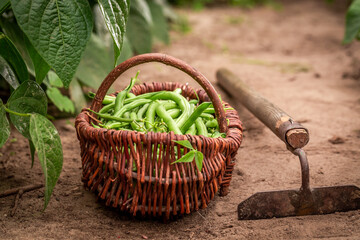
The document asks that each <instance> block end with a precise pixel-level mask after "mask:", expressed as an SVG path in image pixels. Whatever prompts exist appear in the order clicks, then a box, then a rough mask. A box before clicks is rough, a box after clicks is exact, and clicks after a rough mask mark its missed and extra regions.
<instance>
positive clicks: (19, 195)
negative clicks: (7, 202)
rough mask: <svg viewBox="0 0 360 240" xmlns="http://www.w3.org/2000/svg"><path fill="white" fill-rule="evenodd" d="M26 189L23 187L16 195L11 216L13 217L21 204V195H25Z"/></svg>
mask: <svg viewBox="0 0 360 240" xmlns="http://www.w3.org/2000/svg"><path fill="white" fill-rule="evenodd" d="M23 193H24V191H23V190H22V189H20V190H19V192H18V194H17V195H16V197H15V201H14V207H13V209H11V213H10V216H11V217H13V216H14V215H15V212H16V209H17V207H18V206H19V201H20V198H21V196H22V195H23Z"/></svg>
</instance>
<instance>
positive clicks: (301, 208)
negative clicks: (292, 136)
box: [238, 149, 360, 220]
mask: <svg viewBox="0 0 360 240" xmlns="http://www.w3.org/2000/svg"><path fill="white" fill-rule="evenodd" d="M293 153H294V154H295V155H298V156H299V159H300V164H301V173H302V175H301V177H302V185H301V188H300V190H284V191H269V192H259V193H255V194H254V195H252V196H251V197H249V198H248V199H246V200H245V201H243V202H241V203H240V204H239V206H238V217H239V219H240V220H243V219H244V220H245V219H263V218H273V217H288V216H302V215H312V214H328V213H334V212H344V211H350V210H356V209H360V188H358V187H356V186H353V185H349V186H334V187H320V188H314V189H310V183H309V165H308V161H307V157H306V154H305V152H304V151H303V150H302V149H295V150H294V151H293Z"/></svg>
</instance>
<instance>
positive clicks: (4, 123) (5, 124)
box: [0, 99, 10, 147]
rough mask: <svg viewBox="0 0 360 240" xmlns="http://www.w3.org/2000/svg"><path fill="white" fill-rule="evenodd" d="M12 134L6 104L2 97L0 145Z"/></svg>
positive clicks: (0, 106) (0, 103)
mask: <svg viewBox="0 0 360 240" xmlns="http://www.w3.org/2000/svg"><path fill="white" fill-rule="evenodd" d="M9 136H10V124H9V120H8V119H7V117H6V111H5V108H4V104H3V102H2V100H1V99H0V147H2V146H3V145H4V144H5V143H6V141H7V140H8V138H9Z"/></svg>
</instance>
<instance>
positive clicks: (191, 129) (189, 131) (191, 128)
mask: <svg viewBox="0 0 360 240" xmlns="http://www.w3.org/2000/svg"><path fill="white" fill-rule="evenodd" d="M185 134H191V135H196V126H195V123H194V124H193V125H191V127H190V128H189V130H187V131H186V133H185Z"/></svg>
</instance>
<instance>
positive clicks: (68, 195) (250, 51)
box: [0, 1, 360, 239]
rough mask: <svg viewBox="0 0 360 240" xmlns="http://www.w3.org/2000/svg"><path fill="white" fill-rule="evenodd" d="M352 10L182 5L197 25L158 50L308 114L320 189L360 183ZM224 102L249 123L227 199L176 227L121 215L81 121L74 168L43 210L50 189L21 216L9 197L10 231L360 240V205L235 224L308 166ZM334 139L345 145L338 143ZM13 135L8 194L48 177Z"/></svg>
mask: <svg viewBox="0 0 360 240" xmlns="http://www.w3.org/2000/svg"><path fill="white" fill-rule="evenodd" d="M339 2H341V1H339ZM345 10H346V6H343V5H342V4H341V3H340V4H337V3H335V4H334V5H329V4H326V1H287V2H284V3H283V4H282V10H274V9H272V8H269V7H259V8H255V9H252V10H242V9H238V8H228V7H214V8H210V9H205V10H203V11H201V12H189V11H183V10H182V11H181V13H182V14H184V15H186V16H187V17H188V19H189V21H190V25H191V27H192V31H191V32H190V33H188V34H186V35H183V34H180V33H178V32H172V33H171V40H172V44H171V45H169V46H157V48H156V51H158V52H164V53H167V54H170V55H173V56H175V57H178V58H180V59H183V60H185V61H187V62H188V63H189V64H191V65H192V66H194V67H195V68H197V69H198V70H200V71H201V72H202V73H204V74H205V75H206V76H207V77H208V78H209V80H210V81H211V82H213V83H214V84H215V82H216V79H215V72H216V70H217V69H218V68H220V67H227V68H229V69H230V70H232V71H233V72H234V73H236V74H237V75H238V76H239V77H240V78H241V79H243V80H244V81H245V82H247V83H248V84H249V85H251V86H252V87H253V88H255V89H256V90H258V91H259V92H260V93H261V94H263V95H264V96H265V97H267V98H268V99H269V100H271V101H272V102H274V103H275V104H277V105H278V106H279V107H280V108H282V109H284V110H285V111H287V112H288V113H289V114H290V115H291V116H292V117H293V118H294V119H296V120H298V121H300V122H302V123H303V124H304V126H306V127H307V128H308V129H309V130H310V136H311V140H310V143H309V144H308V146H306V147H305V150H306V152H307V154H308V157H309V164H310V174H311V179H310V181H311V185H312V186H313V187H316V186H332V185H343V184H355V185H358V186H360V148H359V146H360V80H359V77H360V75H359V74H360V73H359V64H360V61H359V56H360V48H359V46H360V44H359V43H357V42H355V43H352V44H350V45H347V46H343V45H342V44H341V40H342V36H343V32H344V14H345ZM140 69H141V70H142V71H141V74H140V77H141V79H142V80H143V81H178V82H184V83H185V82H189V83H190V84H191V85H195V84H193V82H192V80H191V79H189V78H188V77H187V76H185V75H184V74H182V73H180V72H179V71H174V70H173V69H171V68H169V67H165V66H162V65H160V64H147V65H145V66H142V67H141V68H140ZM136 70H137V69H133V70H132V71H129V72H127V73H126V74H125V75H124V77H122V79H123V80H124V81H118V82H117V86H115V88H120V87H123V86H124V85H125V84H126V82H128V79H129V77H130V76H133V74H134V72H135V71H136ZM125 80H126V81H125ZM219 91H220V90H219ZM220 92H221V91H220ZM221 93H222V94H223V95H224V93H223V92H221ZM224 98H226V100H228V101H229V102H230V103H231V104H232V105H234V106H236V109H237V110H238V111H239V115H240V117H241V119H242V121H243V123H244V126H245V128H246V130H245V132H244V135H245V137H244V141H243V143H242V146H241V148H240V149H239V151H238V155H237V163H236V166H235V170H234V173H233V179H232V182H231V188H230V190H231V192H230V193H229V194H228V195H227V196H226V197H216V198H215V199H214V200H213V201H212V202H211V203H210V205H209V206H208V208H206V209H203V210H200V211H198V212H195V213H192V214H190V215H187V216H184V217H183V218H181V219H178V220H177V221H174V222H170V223H167V224H164V223H162V222H159V221H154V220H145V221H144V220H139V219H131V218H128V217H125V216H122V215H121V214H120V213H118V212H115V211H113V210H112V209H109V208H106V207H104V206H103V205H101V204H99V203H96V202H95V196H94V195H93V194H92V193H91V192H88V191H86V190H84V189H83V186H82V183H81V180H80V177H81V161H80V155H79V143H78V140H77V138H76V133H75V129H74V127H73V123H74V119H68V120H59V121H56V122H55V124H56V126H57V128H58V129H59V132H60V135H61V139H62V143H63V147H64V150H63V151H64V166H63V171H62V174H61V176H60V179H59V182H58V184H57V186H56V187H55V189H54V193H53V196H52V199H51V202H50V204H49V206H48V208H47V209H46V210H45V211H44V212H42V208H43V195H44V194H43V190H36V191H32V192H28V193H25V194H24V195H23V196H22V198H21V200H20V202H19V206H18V207H17V210H16V212H15V215H14V216H12V217H11V216H10V212H11V209H12V208H13V204H14V198H15V196H10V197H6V198H1V199H0V239H316V238H324V239H360V211H359V210H357V211H350V212H345V213H334V214H329V215H316V216H315V215H314V216H303V217H289V218H278V219H268V220H255V221H239V220H237V212H236V209H237V205H238V204H239V203H240V202H241V201H243V200H245V199H246V198H247V197H249V196H250V195H252V194H254V193H255V192H258V191H268V190H285V189H296V188H299V186H300V167H299V163H298V160H297V159H296V157H294V156H293V155H292V154H291V153H289V152H288V151H287V150H286V148H285V146H284V144H283V143H282V142H281V141H280V140H279V139H277V138H276V137H275V135H274V134H273V133H272V132H271V131H270V130H268V129H267V128H266V127H264V125H262V124H261V123H260V122H259V121H258V120H257V119H256V118H255V117H253V116H252V115H251V114H250V113H249V112H247V111H246V110H245V109H243V107H241V105H239V104H237V103H236V101H235V99H229V98H227V97H226V95H224ZM13 132H15V131H13ZM333 138H339V139H340V140H341V141H337V142H336V141H335V142H334V141H333V142H334V143H338V144H333V143H331V142H330V141H329V140H331V139H333ZM11 139H12V141H10V142H8V143H7V144H6V145H5V146H4V147H3V148H1V149H0V152H1V155H0V156H1V158H0V181H1V184H0V192H2V191H5V190H6V189H10V188H14V187H18V186H25V185H28V184H31V183H37V182H42V181H43V175H42V172H41V169H40V166H39V163H38V161H37V160H35V166H34V168H33V169H31V168H30V156H29V148H28V146H27V142H26V141H25V139H24V138H22V137H21V136H20V135H19V134H16V133H13V134H12V136H11ZM339 142H340V143H339Z"/></svg>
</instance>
